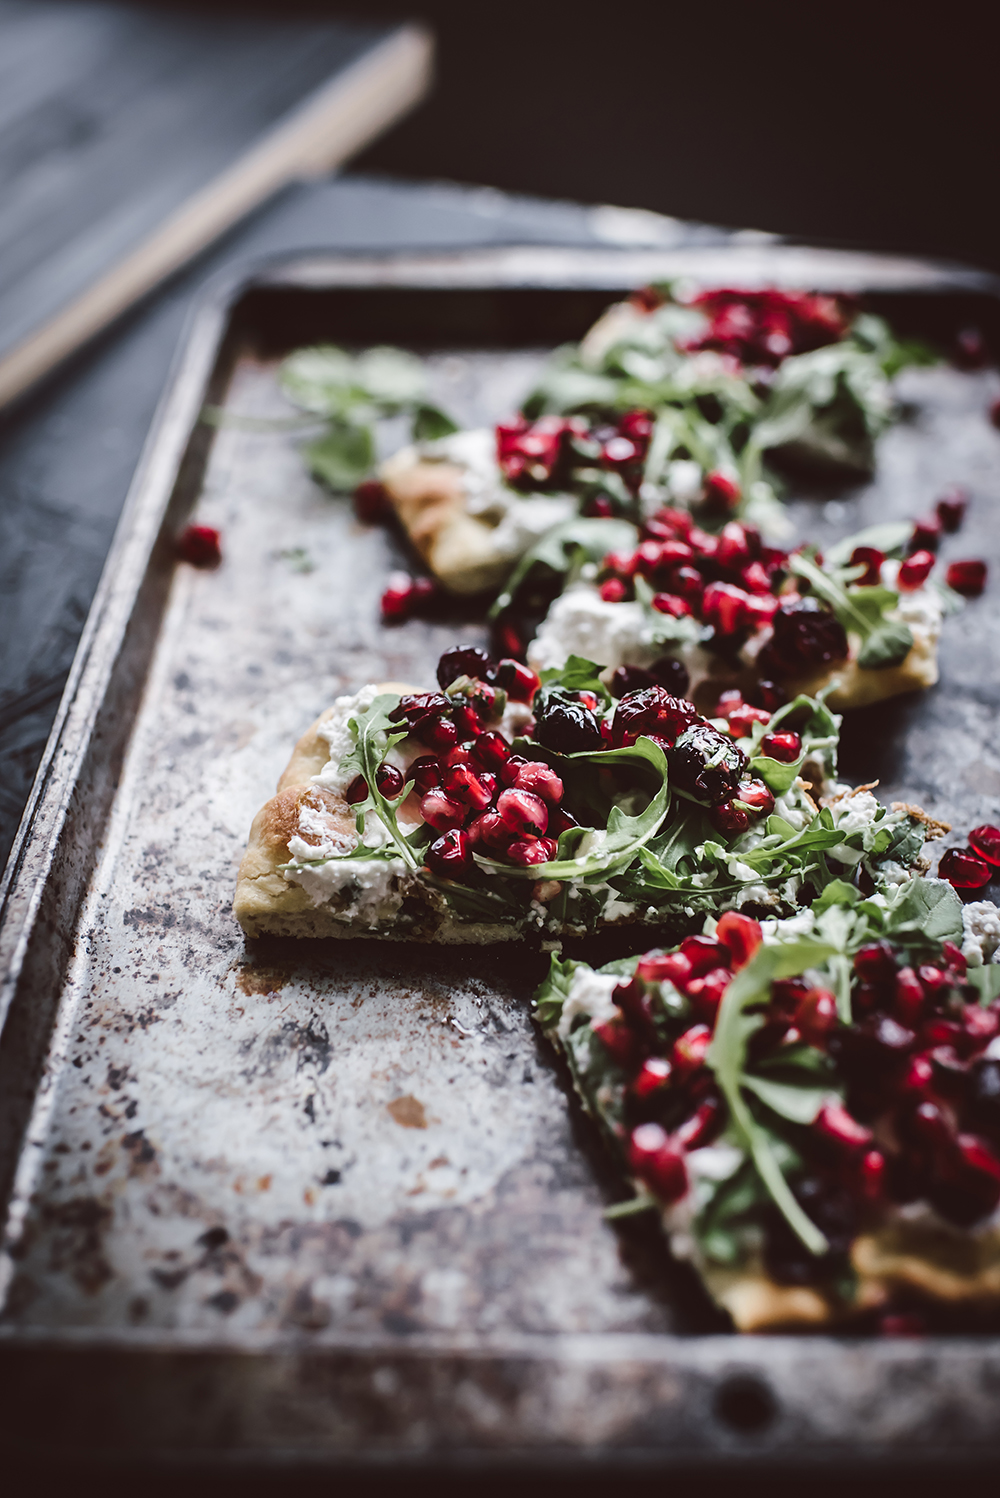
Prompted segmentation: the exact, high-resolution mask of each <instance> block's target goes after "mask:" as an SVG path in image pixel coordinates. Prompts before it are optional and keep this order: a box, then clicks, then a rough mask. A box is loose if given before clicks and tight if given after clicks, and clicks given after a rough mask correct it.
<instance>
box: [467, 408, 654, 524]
mask: <svg viewBox="0 0 1000 1498" xmlns="http://www.w3.org/2000/svg"><path fill="white" fill-rule="evenodd" d="M652 434H653V417H652V416H651V415H650V413H649V412H648V411H641V410H636V411H626V412H625V414H624V415H623V416H622V417H621V418H620V419H619V421H618V422H617V424H613V423H609V422H601V423H596V424H592V423H590V422H589V421H587V419H586V418H584V417H582V416H540V417H538V419H537V420H535V421H529V420H528V418H527V417H524V416H516V417H514V418H513V419H512V420H510V421H503V422H500V423H499V425H498V426H497V429H496V439H497V463H498V465H499V468H500V472H501V473H502V474H503V476H504V479H505V480H506V482H507V483H508V484H510V485H511V487H512V488H515V489H552V488H564V487H566V486H567V485H569V484H570V483H571V482H572V472H573V470H574V469H578V468H581V467H583V468H589V469H594V468H596V469H602V470H604V471H606V472H609V473H615V474H618V475H620V477H621V478H622V479H623V480H624V482H625V484H626V485H627V487H628V488H629V489H630V490H631V491H633V492H635V490H637V489H638V487H639V485H640V483H641V482H642V468H643V463H644V462H645V459H646V452H647V450H648V448H649V439H650V437H651V436H652ZM589 512H590V513H592V514H599V515H611V514H613V513H614V505H613V502H612V501H611V499H610V498H609V497H608V496H606V495H598V496H596V497H595V498H593V499H592V500H591V501H590V502H589Z"/></svg>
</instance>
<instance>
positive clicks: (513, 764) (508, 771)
mask: <svg viewBox="0 0 1000 1498" xmlns="http://www.w3.org/2000/svg"><path fill="white" fill-rule="evenodd" d="M530 764H531V760H530V759H525V758H524V757H523V756H522V755H520V754H508V756H507V758H506V759H505V760H504V761H503V763H502V764H501V765H500V779H501V780H502V781H503V783H504V785H513V784H514V781H515V780H516V779H517V777H518V776H519V775H520V773H521V771H522V770H523V769H524V767H525V765H530Z"/></svg>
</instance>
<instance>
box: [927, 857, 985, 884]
mask: <svg viewBox="0 0 1000 1498" xmlns="http://www.w3.org/2000/svg"><path fill="white" fill-rule="evenodd" d="M938 876H939V878H941V879H947V881H948V883H949V884H952V885H954V887H955V888H956V889H980V888H981V887H982V886H983V885H984V884H989V882H990V877H991V876H990V866H989V864H988V863H985V862H984V861H983V859H981V858H978V857H977V856H976V854H975V853H973V851H972V849H971V848H949V849H948V851H947V853H945V854H944V855H943V856H942V859H941V862H940V863H939V864H938Z"/></svg>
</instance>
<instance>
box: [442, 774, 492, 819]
mask: <svg viewBox="0 0 1000 1498" xmlns="http://www.w3.org/2000/svg"><path fill="white" fill-rule="evenodd" d="M442 783H443V785H444V789H445V791H446V792H447V794H448V795H449V796H450V797H451V798H452V799H453V800H455V801H460V802H461V803H462V805H463V806H471V807H473V809H474V810H475V811H485V810H486V808H487V806H489V804H490V802H491V801H492V800H493V797H494V795H495V794H496V787H497V783H496V779H495V778H494V776H492V775H491V774H490V773H489V772H488V771H486V770H481V771H476V770H473V769H472V768H471V766H469V765H449V767H448V768H447V769H446V770H445V772H444V774H443V776H442Z"/></svg>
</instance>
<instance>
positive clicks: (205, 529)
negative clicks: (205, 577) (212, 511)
mask: <svg viewBox="0 0 1000 1498" xmlns="http://www.w3.org/2000/svg"><path fill="white" fill-rule="evenodd" d="M176 546H177V555H178V556H179V557H180V559H181V561H182V562H190V564H191V566H192V567H217V566H218V565H219V563H220V562H221V561H222V546H221V537H220V535H219V532H218V531H217V530H215V528H214V527H213V526H211V525H186V526H185V527H184V529H183V530H182V531H181V533H180V535H179V536H178V537H177V542H176Z"/></svg>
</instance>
